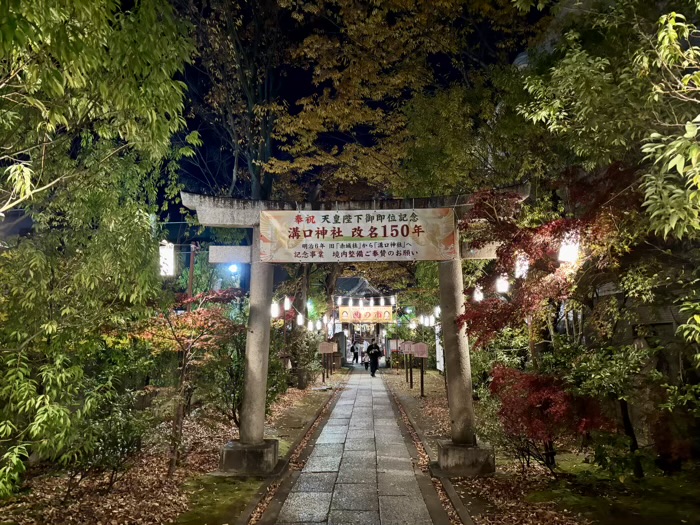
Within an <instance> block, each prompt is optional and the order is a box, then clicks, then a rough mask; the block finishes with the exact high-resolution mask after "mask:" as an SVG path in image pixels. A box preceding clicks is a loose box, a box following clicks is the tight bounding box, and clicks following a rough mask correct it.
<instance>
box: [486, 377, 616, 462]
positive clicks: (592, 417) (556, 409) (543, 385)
mask: <svg viewBox="0 0 700 525" xmlns="http://www.w3.org/2000/svg"><path fill="white" fill-rule="evenodd" d="M490 389H491V393H492V394H493V395H494V396H495V397H496V398H497V399H498V400H499V401H500V402H501V408H500V409H499V411H498V417H499V420H500V422H501V425H502V426H503V431H504V436H505V439H507V441H508V442H509V444H510V445H511V449H512V450H514V451H515V452H516V454H517V457H518V458H519V459H520V460H521V462H523V464H529V463H530V460H531V459H534V460H536V461H538V462H540V463H542V464H543V465H545V466H546V467H547V468H549V469H550V470H552V471H553V469H554V467H555V466H556V461H555V456H556V449H555V443H556V442H557V441H558V440H559V439H561V438H563V437H567V436H568V437H573V436H584V435H586V434H588V433H590V432H591V431H593V430H598V429H604V428H608V426H609V425H608V422H607V421H606V420H605V419H604V418H603V417H602V415H601V414H600V410H599V407H598V405H597V404H596V403H595V402H594V401H592V400H590V399H586V398H577V397H575V396H573V395H572V394H570V393H568V392H567V391H566V390H565V389H564V385H563V384H562V382H561V381H560V380H558V379H557V378H555V377H553V376H547V375H541V374H536V373H526V372H521V371H519V370H515V369H513V368H507V367H505V366H501V365H499V366H496V368H494V370H493V380H492V382H491V387H490Z"/></svg>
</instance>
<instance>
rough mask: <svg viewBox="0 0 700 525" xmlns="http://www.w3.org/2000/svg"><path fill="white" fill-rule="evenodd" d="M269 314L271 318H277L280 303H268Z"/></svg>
mask: <svg viewBox="0 0 700 525" xmlns="http://www.w3.org/2000/svg"><path fill="white" fill-rule="evenodd" d="M270 315H271V316H272V318H273V319H277V318H278V317H279V316H280V305H279V304H277V303H272V304H271V305H270Z"/></svg>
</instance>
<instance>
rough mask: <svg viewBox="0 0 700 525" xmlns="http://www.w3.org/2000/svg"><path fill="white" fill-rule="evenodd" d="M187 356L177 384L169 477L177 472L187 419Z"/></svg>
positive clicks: (183, 361)
mask: <svg viewBox="0 0 700 525" xmlns="http://www.w3.org/2000/svg"><path fill="white" fill-rule="evenodd" d="M185 360H186V358H185V357H184V356H183V358H182V367H181V369H180V375H179V379H178V385H177V397H176V399H175V409H174V412H173V426H172V428H171V431H170V459H169V461H168V477H169V478H171V477H172V476H173V474H175V469H176V468H177V461H178V456H179V452H180V442H181V441H182V424H183V422H184V420H185V373H186V362H185Z"/></svg>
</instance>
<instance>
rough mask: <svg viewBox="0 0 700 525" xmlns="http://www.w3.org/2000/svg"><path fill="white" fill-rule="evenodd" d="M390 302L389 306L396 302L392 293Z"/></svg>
mask: <svg viewBox="0 0 700 525" xmlns="http://www.w3.org/2000/svg"><path fill="white" fill-rule="evenodd" d="M390 302H391V306H394V305H395V304H396V297H395V296H393V295H392V296H391V299H390Z"/></svg>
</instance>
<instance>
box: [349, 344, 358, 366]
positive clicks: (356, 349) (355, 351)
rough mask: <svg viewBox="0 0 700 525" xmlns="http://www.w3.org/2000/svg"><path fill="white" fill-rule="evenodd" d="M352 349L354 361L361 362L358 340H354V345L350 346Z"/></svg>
mask: <svg viewBox="0 0 700 525" xmlns="http://www.w3.org/2000/svg"><path fill="white" fill-rule="evenodd" d="M350 351H351V352H352V363H353V364H355V363H359V362H360V360H359V359H358V356H359V349H358V348H357V341H353V342H352V346H351V347H350Z"/></svg>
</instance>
